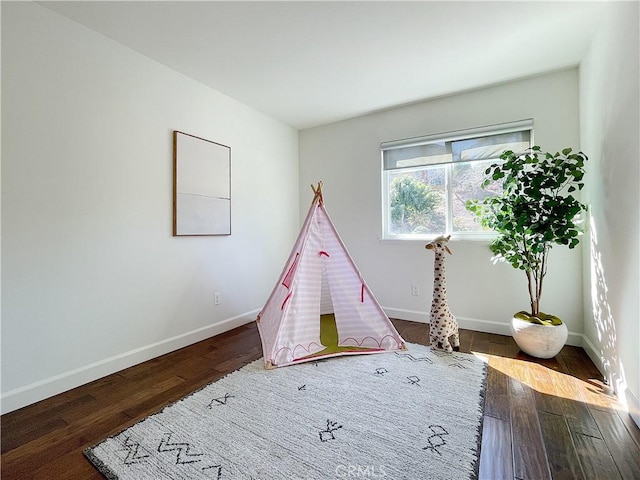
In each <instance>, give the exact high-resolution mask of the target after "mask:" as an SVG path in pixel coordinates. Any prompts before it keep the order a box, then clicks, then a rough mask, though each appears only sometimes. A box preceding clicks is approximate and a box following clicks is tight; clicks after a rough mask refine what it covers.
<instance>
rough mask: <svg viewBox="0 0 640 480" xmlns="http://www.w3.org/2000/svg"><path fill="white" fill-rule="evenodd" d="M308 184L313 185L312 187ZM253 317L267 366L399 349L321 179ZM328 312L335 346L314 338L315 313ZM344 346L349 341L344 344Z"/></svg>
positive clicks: (316, 329) (317, 326)
mask: <svg viewBox="0 0 640 480" xmlns="http://www.w3.org/2000/svg"><path fill="white" fill-rule="evenodd" d="M312 188H313V187H312ZM313 190H314V193H315V196H314V199H313V202H312V203H311V208H310V209H309V212H308V213H307V217H306V219H305V221H304V224H303V226H302V229H301V231H300V233H299V235H298V238H297V239H296V242H295V244H294V246H293V249H292V250H291V254H290V255H289V259H288V260H287V263H286V264H285V266H284V268H283V270H282V273H281V274H280V277H279V279H278V282H277V283H276V285H275V287H274V289H273V291H272V292H271V295H270V296H269V299H268V300H267V303H266V304H265V306H264V308H263V309H262V311H261V312H260V314H259V315H258V319H257V323H258V330H259V332H260V337H261V340H262V349H263V353H264V360H265V364H266V366H267V367H280V366H285V365H291V364H294V363H300V362H304V361H310V360H317V359H320V358H325V357H329V356H336V355H352V354H363V353H381V352H385V351H391V350H401V349H404V348H405V347H404V341H403V339H402V338H401V337H400V335H399V334H398V332H397V331H396V329H395V327H394V326H393V324H392V323H391V321H390V320H389V318H388V317H387V315H386V314H385V313H384V311H383V310H382V307H380V304H379V303H378V302H377V300H376V299H375V297H374V295H373V293H372V292H371V290H370V289H369V287H368V286H367V284H366V282H365V281H364V279H363V278H362V275H361V274H360V272H359V271H358V268H357V266H356V265H355V263H354V262H353V259H352V258H351V256H350V255H349V253H348V251H347V249H346V247H345V245H344V243H343V242H342V240H341V239H340V236H339V235H338V232H337V231H336V229H335V226H334V225H333V222H332V221H331V219H330V218H329V215H328V213H327V211H326V209H325V206H324V201H323V198H322V182H320V183H318V186H317V188H313ZM331 313H332V314H334V316H335V322H336V327H337V330H338V345H339V346H340V347H345V348H340V350H341V351H340V352H333V353H327V354H326V355H322V354H319V352H322V351H323V350H325V346H324V345H322V343H321V341H320V315H325V314H331ZM346 347H354V349H353V350H351V351H350V350H349V348H346Z"/></svg>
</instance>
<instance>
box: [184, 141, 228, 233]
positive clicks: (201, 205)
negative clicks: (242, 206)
mask: <svg viewBox="0 0 640 480" xmlns="http://www.w3.org/2000/svg"><path fill="white" fill-rule="evenodd" d="M173 164H174V170H173V187H174V188H173V190H174V195H173V235H174V236H184V235H231V147H228V146H226V145H222V144H220V143H217V142H213V141H211V140H205V139H204V138H200V137H196V136H194V135H189V134H187V133H183V132H179V131H177V130H174V132H173Z"/></svg>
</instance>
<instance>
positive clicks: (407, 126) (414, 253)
mask: <svg viewBox="0 0 640 480" xmlns="http://www.w3.org/2000/svg"><path fill="white" fill-rule="evenodd" d="M525 118H533V119H534V135H535V143H536V144H539V145H541V146H542V147H543V148H544V149H548V150H552V151H555V150H558V149H561V148H564V147H567V146H571V147H573V148H575V149H578V148H579V147H580V145H579V139H580V138H579V109H578V72H577V70H576V69H572V70H567V71H562V72H557V73H554V74H549V75H546V76H541V77H537V78H531V79H527V80H521V81H517V82H512V83H508V84H504V85H501V86H496V87H493V88H487V89H483V90H478V91H473V92H468V93H462V94H459V95H455V96H450V97H445V98H440V99H436V100H433V101H428V102H424V103H420V104H415V105H410V106H404V107H399V108H394V109H392V110H388V111H384V112H380V113H375V114H371V115H367V116H363V117H359V118H355V119H351V120H346V121H343V122H339V123H335V124H332V125H327V126H323V127H318V128H313V129H309V130H305V131H302V132H301V133H300V192H301V207H300V210H301V212H300V213H301V214H304V212H305V211H306V209H307V208H308V204H309V202H310V201H311V198H312V196H311V190H310V189H309V187H308V185H309V184H310V183H314V182H316V181H318V180H323V181H324V184H325V189H324V191H325V201H326V205H327V209H328V211H329V213H330V214H331V216H332V219H333V221H334V223H335V224H336V227H337V228H338V231H339V232H340V234H341V236H342V238H343V240H344V241H345V243H346V245H347V247H348V248H349V251H350V253H351V254H352V256H353V257H354V260H355V261H356V263H357V264H358V266H359V268H360V270H361V271H362V273H363V275H364V277H365V279H366V280H367V282H368V283H369V285H370V287H371V288H372V290H373V292H374V293H375V294H376V296H377V297H378V300H379V301H380V303H381V304H382V305H383V307H384V308H385V309H386V311H387V313H388V314H389V315H390V316H394V317H397V318H405V319H411V320H420V321H427V320H428V319H427V312H428V310H429V308H430V305H431V295H432V285H433V254H432V253H431V252H428V251H426V250H425V249H424V242H380V237H381V230H382V218H381V201H382V200H381V171H380V169H381V160H380V143H381V142H383V141H386V140H396V139H401V138H408V137H415V136H420V135H428V134H434V133H439V132H447V131H452V130H460V129H466V128H471V127H479V126H485V125H491V124H496V123H502V122H510V121H514V120H521V119H525ZM305 189H307V190H308V192H307V193H308V194H307V195H305V194H304V192H305V191H306V190H305ZM450 245H451V248H452V250H453V255H452V256H450V257H447V279H448V289H449V304H450V307H451V309H452V311H453V313H454V315H456V316H457V317H458V321H459V323H460V325H461V326H463V327H467V328H475V329H478V330H482V331H490V332H495V333H504V334H508V333H509V330H508V322H509V320H510V318H511V315H512V314H513V313H514V312H516V311H518V310H527V309H528V308H529V301H528V294H527V288H526V278H525V276H524V274H523V273H522V272H520V271H516V270H514V269H512V268H511V267H510V266H508V265H505V264H500V265H496V266H494V265H493V264H492V263H491V262H490V257H491V253H490V251H489V249H488V246H487V243H485V242H470V241H455V239H454V241H453V243H452V244H450ZM551 262H552V264H551V266H550V268H549V274H548V276H547V279H546V286H545V290H544V294H543V297H542V309H543V311H545V312H548V313H554V314H556V315H558V316H560V317H561V318H563V319H564V320H565V322H566V323H567V326H568V328H569V330H570V332H571V334H570V337H569V342H570V343H573V344H578V345H579V344H581V336H580V334H581V333H582V317H583V301H582V289H581V282H582V266H581V247H578V248H576V249H575V250H568V249H566V248H560V247H557V248H554V249H553V251H552V252H551ZM411 283H418V284H419V285H420V290H421V295H420V296H418V297H416V296H412V294H411Z"/></svg>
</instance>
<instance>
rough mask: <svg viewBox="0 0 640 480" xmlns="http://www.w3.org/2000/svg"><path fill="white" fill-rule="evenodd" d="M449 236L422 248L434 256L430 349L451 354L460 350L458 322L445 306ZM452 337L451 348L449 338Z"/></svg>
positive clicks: (447, 306) (435, 240)
mask: <svg viewBox="0 0 640 480" xmlns="http://www.w3.org/2000/svg"><path fill="white" fill-rule="evenodd" d="M450 238H451V235H447V236H444V235H441V236H439V237H437V238H435V239H434V240H433V241H431V242H429V243H427V244H426V245H425V247H424V248H426V249H427V250H433V252H434V253H435V254H436V258H435V262H434V264H433V301H432V302H431V317H430V321H431V325H430V327H429V339H430V341H431V348H437V349H440V350H444V351H446V352H449V353H451V352H452V351H454V350H456V351H458V350H460V337H459V335H458V322H456V317H454V316H453V314H452V313H451V310H449V305H448V304H447V277H446V275H445V265H444V264H445V258H444V254H445V252H446V253H448V254H449V255H451V250H450V249H449V247H448V246H447V243H449V239H450ZM450 337H453V341H452V343H453V347H452V345H451V343H449V338H450Z"/></svg>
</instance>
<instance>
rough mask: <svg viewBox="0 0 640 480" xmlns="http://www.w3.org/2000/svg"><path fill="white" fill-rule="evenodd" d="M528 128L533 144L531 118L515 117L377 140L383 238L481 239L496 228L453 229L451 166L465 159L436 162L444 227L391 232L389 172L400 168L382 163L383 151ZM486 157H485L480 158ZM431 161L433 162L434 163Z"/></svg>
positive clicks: (392, 240)
mask: <svg viewBox="0 0 640 480" xmlns="http://www.w3.org/2000/svg"><path fill="white" fill-rule="evenodd" d="M527 130H528V131H529V146H530V147H531V146H533V145H535V143H534V128H533V119H531V118H529V119H524V120H518V121H515V122H508V123H500V124H494V125H487V126H483V127H476V128H470V129H465V130H455V131H450V132H443V133H437V134H432V135H424V136H420V137H411V138H406V139H400V140H392V141H387V142H382V143H381V144H380V162H381V191H382V232H381V233H382V236H381V241H383V242H395V241H398V242H407V241H412V240H413V241H420V242H423V241H425V240H427V241H428V240H432V239H433V238H435V237H437V236H438V235H442V234H444V235H449V234H451V235H452V238H453V239H457V240H480V241H489V240H491V239H493V238H495V236H496V234H495V232H453V231H452V230H453V228H452V227H453V208H454V207H453V202H452V201H451V198H452V196H453V193H452V188H453V166H454V165H456V164H462V163H467V162H456V161H453V160H452V161H450V162H444V163H438V164H435V165H439V166H445V192H446V200H447V201H446V210H445V225H446V227H445V231H444V232H438V233H424V234H416V233H409V234H407V233H403V234H391V233H390V232H389V227H390V225H391V205H390V204H389V201H390V200H389V184H390V182H389V175H390V172H393V171H398V170H400V169H397V168H396V169H389V168H386V165H385V151H388V150H393V149H398V148H409V147H417V146H422V145H427V144H432V143H436V142H456V141H461V140H469V139H472V138H479V137H487V136H495V135H500V134H505V133H513V132H520V131H527ZM480 161H486V160H480ZM435 165H434V166H435ZM428 167H429V165H427V164H424V165H418V166H414V167H404V168H402V170H406V171H410V170H422V169H425V168H428Z"/></svg>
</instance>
